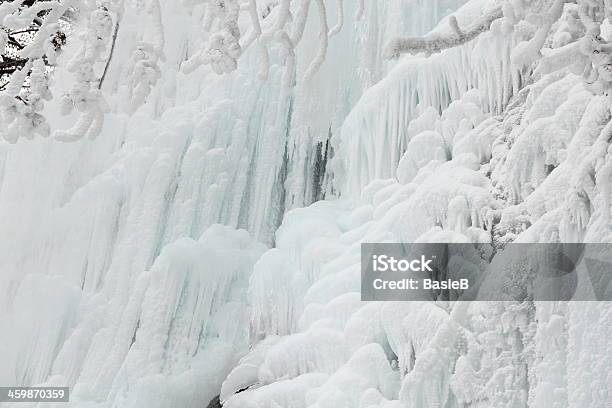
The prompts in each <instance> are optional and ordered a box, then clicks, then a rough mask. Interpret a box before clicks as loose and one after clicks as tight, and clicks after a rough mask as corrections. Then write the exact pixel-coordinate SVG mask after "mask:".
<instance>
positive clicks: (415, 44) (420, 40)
mask: <svg viewBox="0 0 612 408" xmlns="http://www.w3.org/2000/svg"><path fill="white" fill-rule="evenodd" d="M503 15H504V14H503V12H502V8H501V7H497V8H495V9H493V10H492V11H490V12H488V13H487V14H485V15H483V16H482V17H481V18H479V19H478V20H477V21H475V22H474V23H473V24H472V25H471V26H470V27H469V28H468V29H466V30H462V29H461V28H460V27H459V23H458V22H457V19H456V18H455V17H454V16H451V17H449V25H450V27H451V30H452V31H451V32H450V33H448V34H446V35H439V34H430V35H427V36H425V37H401V38H395V39H393V40H391V41H390V42H389V44H388V45H387V47H386V49H385V57H386V58H397V57H399V56H400V55H401V54H418V53H421V52H424V53H426V54H428V55H430V54H433V53H438V52H440V51H442V50H445V49H447V48H454V47H457V46H459V45H462V44H465V43H467V42H469V41H472V40H473V39H475V38H476V37H478V36H479V35H480V34H482V33H484V32H486V31H489V29H490V28H491V24H492V23H493V21H495V20H498V19H500V18H502V17H503Z"/></svg>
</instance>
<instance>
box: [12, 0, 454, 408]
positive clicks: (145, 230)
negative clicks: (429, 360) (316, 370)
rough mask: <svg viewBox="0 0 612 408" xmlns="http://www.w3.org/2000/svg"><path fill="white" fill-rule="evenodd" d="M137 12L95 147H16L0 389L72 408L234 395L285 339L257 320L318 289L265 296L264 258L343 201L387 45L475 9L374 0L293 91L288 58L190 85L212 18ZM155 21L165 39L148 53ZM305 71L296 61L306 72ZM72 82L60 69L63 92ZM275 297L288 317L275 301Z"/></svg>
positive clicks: (83, 143) (270, 287)
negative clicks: (347, 153)
mask: <svg viewBox="0 0 612 408" xmlns="http://www.w3.org/2000/svg"><path fill="white" fill-rule="evenodd" d="M130 3H133V4H130V6H129V7H126V9H125V14H124V15H123V18H122V20H121V28H120V29H119V31H118V38H117V41H116V49H115V54H114V58H113V63H112V64H111V65H110V66H109V70H108V72H107V75H106V76H105V79H104V82H103V90H104V91H105V92H106V93H107V94H111V95H114V96H116V98H111V99H109V101H108V102H109V105H110V106H109V108H110V111H111V112H109V113H107V115H106V118H105V120H104V127H103V128H102V129H96V131H98V130H99V131H100V133H99V135H97V137H96V138H95V139H91V140H90V139H89V138H88V137H85V138H83V139H82V140H80V141H78V142H76V143H73V144H60V143H57V142H56V141H53V140H47V139H40V138H39V139H35V140H33V141H29V140H23V138H22V139H21V140H19V142H18V143H17V144H15V145H8V144H6V143H4V142H0V225H2V230H3V232H4V233H3V234H0V248H1V249H0V270H1V271H2V274H1V277H0V299H1V300H0V331H1V332H2V333H3V334H4V333H7V335H3V336H0V337H1V338H0V360H1V361H2V364H1V367H0V383H1V384H68V385H70V387H71V389H72V391H73V392H72V405H73V406H75V407H88V406H104V407H107V406H118V407H119V406H120V407H140V406H148V407H156V406H159V407H164V408H168V407H177V408H178V407H180V408H185V407H201V406H206V405H207V404H208V403H209V402H210V401H211V400H213V399H214V397H215V396H217V395H218V394H219V393H220V390H221V382H222V380H223V379H224V378H225V377H226V375H227V374H228V373H229V371H230V369H231V368H232V366H233V365H235V363H236V362H237V360H238V359H239V358H240V357H241V356H242V355H244V354H245V353H246V351H247V349H248V345H249V339H251V340H252V339H255V338H257V339H258V338H261V337H263V336H266V335H269V333H267V332H266V331H265V330H267V328H269V327H270V325H271V324H272V323H270V322H268V321H266V320H262V321H261V322H260V323H258V324H253V327H252V328H251V330H250V332H251V333H250V334H251V335H250V336H249V329H248V324H247V323H246V320H245V318H248V316H249V315H253V316H254V315H255V314H256V313H259V315H261V317H262V319H265V317H266V316H268V312H267V311H268V308H273V309H276V310H280V308H282V307H285V306H283V305H286V306H287V307H292V306H291V305H292V302H294V300H293V298H294V296H293V294H292V293H289V294H284V295H281V293H282V292H281V291H280V290H278V291H274V288H275V287H292V288H294V289H293V290H295V291H296V292H297V291H298V290H299V288H307V287H309V285H310V284H311V283H312V282H314V280H313V279H314V278H315V277H314V276H313V277H309V276H303V277H301V276H299V275H297V274H296V275H292V276H289V277H288V276H280V277H281V278H282V279H277V278H279V276H274V275H273V274H274V273H275V272H274V271H272V272H270V273H269V276H268V277H269V279H270V282H269V283H266V284H265V285H262V286H260V287H256V286H252V287H250V288H249V289H248V290H247V283H246V282H247V280H248V278H249V276H250V275H251V273H252V271H253V265H254V264H255V263H256V261H257V260H258V264H260V265H262V266H260V267H258V270H257V272H256V273H257V274H258V275H260V276H264V275H266V272H265V270H264V268H263V265H266V262H269V264H268V265H270V266H271V267H272V266H274V265H277V263H281V264H282V262H283V259H282V257H281V258H275V257H274V256H273V255H270V254H267V255H266V257H261V259H260V256H261V255H262V253H263V252H264V248H265V246H264V244H265V245H267V246H271V245H273V244H274V243H275V242H274V241H275V238H274V236H275V231H276V230H277V228H278V227H279V225H280V224H281V220H282V218H283V215H284V213H285V212H286V211H287V210H288V209H290V208H294V207H301V206H303V205H308V204H310V203H312V202H314V201H316V200H320V199H322V198H323V197H325V196H326V195H328V196H329V195H331V194H332V193H333V187H332V184H331V178H330V176H329V172H328V166H327V163H328V160H329V159H330V157H331V155H332V151H333V147H332V146H331V143H330V138H331V137H332V136H333V135H334V134H336V133H337V132H339V129H340V126H341V124H342V123H343V121H344V118H345V116H346V115H347V114H348V112H349V111H350V109H351V108H352V106H353V105H354V104H355V103H356V101H357V99H358V98H359V97H360V95H361V94H362V92H363V90H364V89H366V88H368V87H370V86H371V85H373V84H375V83H377V82H379V81H380V80H381V79H382V78H383V77H384V76H385V75H386V73H387V71H388V69H389V68H390V67H391V66H392V65H394V63H392V62H391V63H390V62H386V61H384V60H383V58H382V56H381V54H382V46H383V44H384V42H385V41H386V39H387V38H390V37H393V36H396V35H409V34H414V35H417V34H422V33H424V32H425V31H427V30H429V29H431V28H432V27H433V26H434V25H435V24H436V23H437V22H438V21H439V19H440V18H442V17H443V16H444V15H447V14H448V13H449V12H450V11H452V10H453V9H454V8H456V7H458V6H459V5H460V4H462V3H463V1H455V0H453V1H436V2H424V1H420V0H419V1H415V0H394V1H390V2H380V3H378V2H377V3H371V4H367V5H366V7H365V12H364V14H363V17H362V19H361V20H360V22H354V24H348V23H347V27H346V29H345V30H342V31H341V32H339V33H338V34H337V36H336V37H334V41H331V42H330V44H329V50H328V58H327V60H326V61H325V63H324V64H323V65H322V66H321V68H320V70H319V72H318V74H317V76H316V77H315V78H313V79H312V81H310V82H309V83H302V84H298V86H297V87H296V88H294V89H287V88H284V87H283V86H281V83H282V74H283V71H284V68H283V67H281V65H282V64H281V63H282V62H283V61H281V60H282V56H281V55H278V54H277V53H275V52H272V53H271V69H270V73H269V77H268V80H267V81H265V82H262V81H261V80H260V79H259V78H258V72H257V69H258V64H257V63H256V62H257V58H258V55H256V52H254V51H251V52H249V53H247V55H244V56H243V59H242V60H241V63H240V65H239V67H238V70H237V71H235V72H233V73H231V74H228V75H227V76H224V77H219V76H217V75H216V74H214V73H213V72H211V71H210V70H207V69H200V70H196V71H195V72H194V73H192V74H189V75H185V74H183V73H181V72H180V71H179V66H180V65H181V64H182V63H183V62H184V61H185V60H186V59H189V57H191V56H193V54H194V52H196V50H197V49H198V47H199V46H200V45H201V39H200V37H199V36H200V30H199V29H200V27H199V25H200V24H201V20H202V14H201V13H202V7H200V8H198V7H196V8H195V9H193V10H189V9H186V8H183V6H182V5H179V4H178V3H176V2H163V1H162V2H159V4H160V6H161V10H157V11H156V12H159V13H161V14H162V15H163V20H164V26H163V27H158V26H157V24H158V23H159V22H157V21H155V20H156V19H155V14H156V12H154V13H153V15H144V16H143V15H142V14H141V13H142V9H143V7H144V4H145V3H144V2H130ZM186 3H187V2H186ZM346 3H347V4H346V5H345V13H346V14H347V16H348V15H353V14H355V12H356V11H357V8H358V6H359V4H358V2H346ZM147 4H148V3H147ZM139 10H140V11H139ZM194 10H195V11H194ZM329 10H330V13H329V16H328V17H329V20H330V21H333V20H334V19H337V18H338V16H337V15H336V11H335V9H334V7H330V8H329ZM154 11H155V10H154ZM409 11H410V12H409ZM143 22H145V24H151V25H152V27H153V28H154V29H160V28H161V29H163V30H164V32H163V34H164V35H163V37H164V38H156V39H155V40H156V41H155V42H154V43H151V44H148V43H141V42H140V40H141V38H139V34H138V33H139V31H138V29H137V28H138V27H140V25H142V24H143ZM417 22H418V24H416V23H417ZM349 25H350V27H349ZM318 31H319V27H318V23H317V20H316V19H310V20H309V23H308V25H307V27H306V32H305V40H304V41H303V42H302V45H301V49H300V50H299V54H300V55H302V56H303V61H308V60H309V59H310V57H312V55H314V54H315V53H316V52H317V46H316V43H317V41H315V39H316V38H317V36H318ZM108 34H109V35H110V34H111V33H110V32H109V33H108ZM94 40H95V38H94ZM135 43H138V44H139V45H138V47H137V48H138V49H137V53H133V51H134V50H133V49H132V48H133V46H134V44H135ZM70 46H71V45H70V44H68V46H67V47H68V49H67V53H69V51H70V49H69V47H70ZM159 47H163V51H164V52H163V55H162V53H160V52H159V51H160V50H159ZM143 67H149V68H150V69H148V70H145V71H142V69H144V68H143ZM306 68H307V67H306V66H304V63H300V61H298V65H297V69H298V71H299V72H300V73H303V71H304V70H305V69H306ZM139 69H140V70H141V71H139ZM72 74H73V73H72V72H69V71H67V70H65V69H63V68H62V66H61V65H60V66H59V68H58V69H57V72H56V73H55V76H54V78H55V80H56V85H57V86H51V88H52V90H53V92H54V93H55V94H58V93H59V94H61V90H62V88H61V87H60V86H59V85H60V84H61V83H62V82H64V80H65V79H66V78H67V77H70V76H71V75H72ZM300 77H301V76H300ZM133 82H137V83H133ZM145 101H146V103H145ZM68 102H69V101H68ZM143 103H144V104H143ZM56 105H58V104H51V103H49V104H47V105H46V107H45V112H44V113H45V117H46V118H47V119H48V121H49V122H50V125H51V126H52V127H53V128H60V129H67V128H70V126H72V124H74V123H75V122H76V120H77V119H78V115H77V113H73V116H69V117H68V118H67V119H65V118H62V117H61V116H60V112H59V111H60V107H59V106H56ZM140 105H142V106H140ZM92 108H93V107H92ZM96 109H97V106H96ZM64 113H65V112H64ZM75 115H76V116H75ZM65 136H70V135H68V134H66V135H65ZM73 136H75V135H73ZM82 136H83V135H80V136H79V137H78V138H81V137H82ZM69 138H70V137H68V139H69ZM75 138H77V137H76V136H75ZM332 216H333V215H332ZM217 224H224V225H226V226H228V227H230V228H232V229H231V230H230V229H227V228H223V227H220V226H219V225H217ZM330 225H331V224H330ZM320 227H321V229H325V228H326V227H325V226H320ZM242 229H245V230H248V231H249V232H248V236H247V233H246V232H245V231H243V230H242ZM279 234H280V232H279ZM330 236H331V235H330ZM307 239H309V237H307V236H304V241H303V242H304V243H305V242H306V240H307ZM261 242H263V243H264V244H261ZM277 247H278V249H279V250H281V249H282V248H284V247H283V245H277ZM292 248H293V250H294V251H302V250H303V248H302V247H301V246H300V245H299V244H298V243H295V244H293V246H292ZM330 248H332V249H333V246H330ZM330 250H331V249H330ZM266 260H267V261H266ZM279 270H280V269H279ZM296 272H297V270H296ZM262 279H263V278H262ZM269 293H273V294H274V295H277V294H278V295H280V296H284V298H285V300H284V303H283V301H282V299H278V302H277V303H272V302H270V301H269V300H268V303H266V304H264V303H265V302H263V300H262V299H264V298H265V295H266V294H269ZM300 296H301V294H300V293H297V294H296V296H295V299H298V298H299V297H300ZM266 299H267V298H266ZM275 300H276V299H275ZM247 302H248V303H252V304H254V305H256V307H255V308H253V311H252V312H251V311H250V310H247ZM298 310H299V309H298ZM293 314H294V311H292V310H287V316H288V317H287V318H286V319H284V320H282V319H276V323H274V324H276V325H277V329H276V332H278V334H287V333H289V332H291V331H294V330H296V328H297V326H296V324H297V323H296V322H295V321H294V320H293V319H292V318H290V316H293ZM315 317H316V316H313V317H312V318H313V319H314V318H315ZM253 320H254V319H253ZM313 336H315V334H313ZM335 350H336V349H331V351H329V352H328V353H327V354H326V355H329V354H330V353H331V354H333V353H335ZM312 353H313V354H312V355H317V353H319V352H318V351H317V350H316V349H313V351H312ZM374 354H376V355H377V357H376V359H377V361H378V362H379V363H380V361H381V359H380V353H378V352H374ZM344 357H346V355H345V354H341V358H344ZM339 358H340V357H339ZM362 358H363V357H362ZM304 364H306V365H308V363H307V362H306V363H304ZM355 364H356V363H355ZM379 365H380V364H379ZM337 367H339V363H338V364H336V365H332V366H330V369H329V371H330V373H331V372H332V371H333V369H335V368H337ZM278 372H282V365H281V366H276V365H274V364H272V366H271V368H270V370H269V374H268V375H269V377H268V378H269V379H270V381H272V380H274V379H276V378H277V377H275V373H278ZM321 379H322V377H321V376H313V378H311V379H309V380H308V381H305V382H304V384H320V383H321ZM294 385H295V387H296V388H300V387H302V386H303V385H300V384H297V383H296V384H294ZM387 396H389V397H391V394H387Z"/></svg>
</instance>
